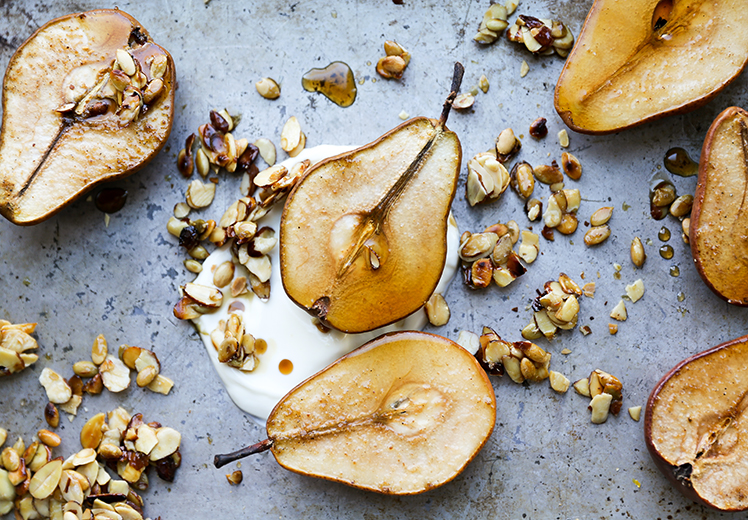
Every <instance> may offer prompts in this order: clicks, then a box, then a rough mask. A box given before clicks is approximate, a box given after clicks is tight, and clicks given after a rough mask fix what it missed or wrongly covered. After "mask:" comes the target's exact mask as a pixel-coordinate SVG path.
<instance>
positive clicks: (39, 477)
mask: <svg viewBox="0 0 748 520" xmlns="http://www.w3.org/2000/svg"><path fill="white" fill-rule="evenodd" d="M61 476H62V460H60V459H55V460H51V461H49V462H48V463H47V464H45V465H44V466H42V468H41V469H40V470H39V471H37V472H36V474H35V475H34V476H33V477H32V478H31V482H30V483H29V493H31V496H33V497H34V498H36V499H37V500H43V499H45V498H47V497H48V496H50V495H51V494H52V493H53V492H54V491H55V489H57V485H58V484H59V483H60V477H61Z"/></svg>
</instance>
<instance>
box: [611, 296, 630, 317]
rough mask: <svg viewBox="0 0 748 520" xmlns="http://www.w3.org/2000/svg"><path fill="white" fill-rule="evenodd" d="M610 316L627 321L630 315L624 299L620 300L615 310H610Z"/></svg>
mask: <svg viewBox="0 0 748 520" xmlns="http://www.w3.org/2000/svg"><path fill="white" fill-rule="evenodd" d="M610 317H611V318H613V319H614V320H618V321H626V318H627V317H628V315H627V314H626V304H625V303H624V302H623V300H621V301H619V302H618V304H617V305H616V306H615V307H613V310H612V311H610Z"/></svg>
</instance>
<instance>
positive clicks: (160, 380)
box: [147, 374, 174, 395]
mask: <svg viewBox="0 0 748 520" xmlns="http://www.w3.org/2000/svg"><path fill="white" fill-rule="evenodd" d="M173 386H174V382H173V381H172V380H171V379H169V378H168V377H165V376H163V375H161V374H159V375H157V376H156V379H154V380H153V381H152V382H151V384H149V385H148V386H147V388H148V390H150V391H151V392H156V393H157V394H163V395H169V392H170V391H171V389H172V387H173Z"/></svg>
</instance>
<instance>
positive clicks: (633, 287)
mask: <svg viewBox="0 0 748 520" xmlns="http://www.w3.org/2000/svg"><path fill="white" fill-rule="evenodd" d="M626 295H628V297H629V299H630V300H631V302H632V303H636V302H638V301H639V300H641V297H642V296H644V282H643V281H642V279H641V278H639V279H638V280H637V281H635V282H634V283H632V284H630V285H627V286H626Z"/></svg>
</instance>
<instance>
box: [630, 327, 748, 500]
mask: <svg viewBox="0 0 748 520" xmlns="http://www.w3.org/2000/svg"><path fill="white" fill-rule="evenodd" d="M747 366H748V336H743V337H741V338H737V339H734V340H732V341H728V342H727V343H723V344H721V345H718V346H716V347H714V348H712V349H709V350H707V351H705V352H701V353H699V354H696V355H695V356H692V357H690V358H688V359H686V360H684V361H682V362H681V363H678V365H677V366H676V367H675V368H673V369H672V370H671V371H670V372H668V373H667V374H666V375H665V377H663V378H662V380H660V382H659V383H657V386H655V388H654V390H652V394H651V395H650V396H649V400H648V401H647V409H646V414H645V417H644V436H645V439H646V442H647V448H648V449H649V453H650V455H651V456H652V459H653V460H654V461H655V463H656V464H657V466H658V468H659V469H660V470H661V471H662V472H663V473H664V474H665V476H667V478H668V479H669V480H670V481H671V482H672V483H673V484H674V485H675V486H676V487H677V489H678V490H679V491H681V492H682V493H683V494H684V495H685V496H687V497H688V498H690V499H692V500H696V501H699V502H701V503H704V504H706V505H708V506H711V507H715V508H717V509H720V510H723V511H744V510H748V492H746V490H748V378H746V377H745V373H746V367H747Z"/></svg>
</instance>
